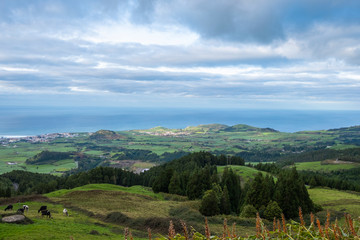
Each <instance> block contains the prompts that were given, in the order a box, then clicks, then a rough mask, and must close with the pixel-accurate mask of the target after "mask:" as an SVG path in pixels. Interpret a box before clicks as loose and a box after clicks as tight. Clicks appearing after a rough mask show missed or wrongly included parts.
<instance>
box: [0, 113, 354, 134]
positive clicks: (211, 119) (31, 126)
mask: <svg viewBox="0 0 360 240" xmlns="http://www.w3.org/2000/svg"><path fill="white" fill-rule="evenodd" d="M212 123H219V124H226V125H235V124H248V125H251V126H255V127H263V128H264V127H269V128H273V129H276V130H279V131H283V132H296V131H303V130H325V129H331V128H340V127H349V126H355V125H360V111H315V110H269V109H192V108H165V109H162V108H116V107H103V108H100V107H96V108H95V107H82V108H69V107H68V108H65V107H54V108H51V107H0V136H9V135H11V136H14V135H15V136H16V135H18V136H19V135H21V136H24V135H26V136H30V135H39V134H46V133H56V132H59V133H60V132H61V133H62V132H94V131H97V130H100V129H108V130H131V129H147V128H152V127H156V126H163V127H167V128H185V127H187V126H196V125H199V124H212Z"/></svg>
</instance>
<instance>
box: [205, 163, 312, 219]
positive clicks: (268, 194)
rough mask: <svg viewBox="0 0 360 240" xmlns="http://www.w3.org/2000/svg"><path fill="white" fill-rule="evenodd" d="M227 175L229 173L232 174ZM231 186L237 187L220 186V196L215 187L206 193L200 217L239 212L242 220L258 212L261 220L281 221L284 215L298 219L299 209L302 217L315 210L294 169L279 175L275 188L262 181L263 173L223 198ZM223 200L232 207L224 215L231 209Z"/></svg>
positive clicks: (271, 181) (268, 178)
mask: <svg viewBox="0 0 360 240" xmlns="http://www.w3.org/2000/svg"><path fill="white" fill-rule="evenodd" d="M229 172H230V173H231V170H230V171H229ZM225 177H226V175H225V173H224V175H223V177H222V181H221V182H223V181H226V180H224V178H225ZM221 185H223V184H221ZM233 185H236V184H233V183H231V184H230V185H223V186H225V187H223V188H222V192H221V188H220V191H219V190H218V189H219V188H218V187H217V186H216V185H213V188H212V189H211V190H209V191H206V192H205V194H204V196H203V198H202V203H201V208H200V211H201V212H202V214H204V215H208V216H210V215H215V214H219V213H224V214H228V213H230V212H235V213H238V212H239V210H241V216H243V217H255V216H256V213H257V212H259V213H260V216H261V217H264V218H267V219H269V220H272V219H273V218H274V217H277V218H278V217H280V214H281V213H284V215H285V217H287V218H294V217H296V216H297V215H298V208H299V207H301V208H302V209H303V212H304V213H310V212H311V211H314V210H316V209H315V206H314V204H313V202H312V201H311V199H310V197H309V194H308V192H307V190H306V187H305V184H304V182H303V181H302V179H301V177H300V176H299V174H298V172H297V171H296V169H295V168H294V169H291V170H287V171H282V172H281V173H280V175H279V176H278V179H277V182H276V184H275V182H274V179H273V177H272V176H270V175H266V176H265V177H264V176H263V174H262V173H258V174H257V175H256V177H255V178H254V180H253V181H251V182H249V183H247V184H246V187H245V188H244V189H243V190H242V191H241V189H240V187H238V188H239V189H240V190H239V191H238V192H237V194H236V196H233V198H232V199H231V195H230V194H229V196H226V195H227V194H228V193H230V191H228V190H227V189H228V186H233ZM231 191H234V190H233V189H232V190H231ZM234 197H235V198H234ZM226 199H229V200H230V201H229V203H230V204H231V207H232V208H230V211H226V210H228V208H226V207H227V206H229V205H230V204H229V203H228V201H226ZM234 203H236V204H234Z"/></svg>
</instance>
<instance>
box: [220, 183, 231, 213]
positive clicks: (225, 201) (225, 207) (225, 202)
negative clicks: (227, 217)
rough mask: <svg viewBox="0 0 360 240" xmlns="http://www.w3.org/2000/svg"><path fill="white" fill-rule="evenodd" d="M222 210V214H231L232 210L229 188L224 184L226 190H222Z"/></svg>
mask: <svg viewBox="0 0 360 240" xmlns="http://www.w3.org/2000/svg"><path fill="white" fill-rule="evenodd" d="M220 212H221V213H222V214H230V212H231V204H230V198H229V191H228V189H227V186H224V190H223V191H222V194H221V200H220Z"/></svg>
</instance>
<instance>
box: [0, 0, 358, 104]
mask: <svg viewBox="0 0 360 240" xmlns="http://www.w3.org/2000/svg"><path fill="white" fill-rule="evenodd" d="M359 12H360V1H358V0H353V1H352V0H347V1H340V0H338V1H336V0H316V1H314V0H301V1H300V0H299V1H297V0H294V1H289V0H272V1H268V0H252V1H248V0H224V1H205V0H188V1H186V0H142V1H141V0H128V1H127V0H124V1H117V0H62V1H60V0H48V1H46V0H32V1H28V0H2V1H0V105H2V106H7V105H63V106H74V105H78V106H83V105H89V106H93V105H96V106H126V107H131V106H145V107H149V106H156V107H159V106H160V107H161V106H164V107H165V106H177V107H188V106H191V107H239V108H240V107H242V108H289V109H360V94H359V93H360V14H359Z"/></svg>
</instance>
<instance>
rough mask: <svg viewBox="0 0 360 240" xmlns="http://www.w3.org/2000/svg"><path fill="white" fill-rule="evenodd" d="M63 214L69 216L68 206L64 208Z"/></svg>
mask: <svg viewBox="0 0 360 240" xmlns="http://www.w3.org/2000/svg"><path fill="white" fill-rule="evenodd" d="M63 214H65V215H66V216H69V213H68V210H67V209H66V208H64V210H63Z"/></svg>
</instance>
